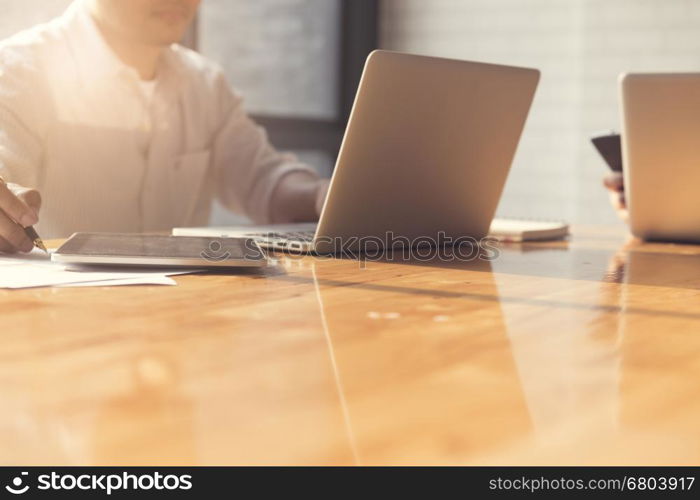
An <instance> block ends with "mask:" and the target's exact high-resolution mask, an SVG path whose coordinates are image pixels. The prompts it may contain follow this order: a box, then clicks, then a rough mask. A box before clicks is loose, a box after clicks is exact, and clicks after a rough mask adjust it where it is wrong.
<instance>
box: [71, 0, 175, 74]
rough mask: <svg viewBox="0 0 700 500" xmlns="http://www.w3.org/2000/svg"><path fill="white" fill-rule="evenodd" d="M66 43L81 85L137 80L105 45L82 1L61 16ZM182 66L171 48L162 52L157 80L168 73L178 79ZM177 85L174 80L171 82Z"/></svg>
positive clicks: (133, 71) (84, 2)
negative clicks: (125, 77) (123, 78)
mask: <svg viewBox="0 0 700 500" xmlns="http://www.w3.org/2000/svg"><path fill="white" fill-rule="evenodd" d="M63 21H64V22H65V26H66V28H67V33H68V37H69V40H70V42H71V44H72V46H73V53H74V54H75V58H76V60H77V64H78V66H79V70H80V72H81V76H82V78H83V81H94V80H101V79H104V78H114V77H118V76H120V75H130V76H131V77H132V78H135V79H138V78H139V76H138V73H137V71H136V70H135V69H134V68H132V67H130V66H128V65H126V64H125V63H124V62H122V61H121V60H120V59H119V57H118V56H117V55H116V54H115V53H114V51H112V49H111V48H110V47H109V45H107V42H106V41H105V39H104V38H103V36H102V33H100V30H99V28H98V27H97V24H96V23H95V20H94V19H93V18H92V14H90V11H89V8H88V6H87V2H86V1H85V0H74V1H73V3H72V4H70V6H69V7H68V9H67V10H66V12H65V13H64V14H63ZM181 66H182V65H181V64H180V61H179V59H178V58H177V57H176V55H175V53H174V50H173V48H172V47H168V48H166V49H165V50H164V51H163V54H162V56H161V59H160V61H159V66H158V73H157V75H156V78H157V79H158V80H161V79H162V78H164V77H166V76H168V75H169V74H171V73H174V74H175V75H179V73H180V72H181V71H182V67H181ZM174 80H175V81H177V78H175V79H174Z"/></svg>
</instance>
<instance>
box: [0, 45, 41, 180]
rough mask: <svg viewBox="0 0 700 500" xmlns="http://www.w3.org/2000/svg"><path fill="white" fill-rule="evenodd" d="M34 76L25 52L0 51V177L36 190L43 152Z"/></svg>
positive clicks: (35, 77)
mask: <svg viewBox="0 0 700 500" xmlns="http://www.w3.org/2000/svg"><path fill="white" fill-rule="evenodd" d="M37 77H38V71H37V69H36V68H35V67H34V65H33V64H32V58H31V57H29V55H28V54H27V52H26V51H24V50H16V49H12V48H6V47H3V48H0V176H2V177H3V178H4V179H5V180H6V181H8V182H14V183H17V184H20V185H22V186H25V187H38V182H39V179H38V177H39V169H40V166H41V159H42V155H43V151H44V146H43V142H42V141H41V139H40V132H39V129H40V123H39V117H40V113H38V106H39V105H40V103H39V101H40V100H41V95H42V93H41V92H39V91H38V90H39V89H38V88H37V87H38V85H37V82H38V80H37Z"/></svg>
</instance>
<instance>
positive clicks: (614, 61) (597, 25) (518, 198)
mask: <svg viewBox="0 0 700 500" xmlns="http://www.w3.org/2000/svg"><path fill="white" fill-rule="evenodd" d="M382 46H383V47H384V48H388V49H393V50H403V51H409V52H415V53H422V54H429V55H437V56H445V57H456V58H461V59H472V60H481V61H489V62H500V63H505V64H515V65H522V66H531V67H536V68H539V69H540V70H542V80H541V83H540V88H539V90H538V93H537V96H536V98H535V102H534V106H533V110H532V113H531V115H530V119H529V120H528V124H527V126H526V130H525V133H524V135H523V140H522V142H521V144H520V148H519V150H518V154H517V156H516V159H515V162H514V165H513V170H512V173H511V176H510V178H509V181H508V185H507V187H506V192H505V194H504V197H503V200H502V202H501V206H500V207H499V213H500V214H502V215H509V214H511V215H520V216H531V217H563V218H566V219H568V220H569V221H571V222H578V223H591V222H596V223H598V222H615V221H616V219H615V215H614V214H613V212H612V209H610V208H609V207H608V204H607V197H606V195H605V193H604V192H603V190H602V188H601V180H600V179H601V176H602V175H603V174H604V173H605V171H606V170H605V168H604V166H603V164H602V163H601V160H599V159H598V157H597V154H596V153H595V151H594V150H593V149H592V147H591V146H590V144H589V141H588V137H589V135H590V134H591V132H595V131H599V130H605V129H610V128H615V129H619V117H618V114H619V111H618V102H617V76H618V74H619V73H620V72H623V71H700V0H432V1H425V0H384V1H383V10H382Z"/></svg>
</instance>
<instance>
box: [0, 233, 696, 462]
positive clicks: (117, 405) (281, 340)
mask: <svg viewBox="0 0 700 500" xmlns="http://www.w3.org/2000/svg"><path fill="white" fill-rule="evenodd" d="M499 252H500V256H499V257H498V258H496V259H495V260H493V261H486V260H479V259H477V260H473V261H470V262H463V261H445V260H444V259H442V260H441V259H437V258H435V259H432V260H430V261H425V262H409V263H407V262H388V261H385V262H368V263H366V264H365V266H364V268H363V267H362V266H361V265H360V264H359V263H358V262H357V261H353V260H350V259H319V258H313V257H303V258H300V257H293V256H292V257H289V256H288V257H284V256H279V262H278V265H276V266H274V267H270V268H268V269H267V270H266V271H265V272H263V273H261V274H255V273H253V274H251V273H246V274H229V275H193V276H183V277H178V278H177V282H178V286H176V287H158V286H147V287H104V288H82V289H81V288H76V289H66V288H54V289H51V288H44V289H33V290H24V291H6V290H0V311H1V314H2V327H0V332H2V341H1V342H0V407H1V409H2V412H1V413H0V462H1V463H3V464H45V465H53V464H114V465H125V464H180V465H186V464H700V247H698V246H684V245H666V244H640V243H635V242H628V241H627V237H626V235H625V233H624V232H623V231H622V230H621V229H614V228H603V227H599V228H577V230H576V236H575V237H574V238H572V239H571V240H570V241H569V242H558V243H539V244H527V245H507V246H503V247H501V248H500V249H499Z"/></svg>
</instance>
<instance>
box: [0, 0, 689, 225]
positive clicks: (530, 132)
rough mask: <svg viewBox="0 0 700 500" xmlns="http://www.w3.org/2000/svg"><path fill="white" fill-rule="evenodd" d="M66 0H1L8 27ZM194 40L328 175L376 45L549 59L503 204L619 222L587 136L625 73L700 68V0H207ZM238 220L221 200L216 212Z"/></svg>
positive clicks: (611, 118) (523, 213)
mask: <svg viewBox="0 0 700 500" xmlns="http://www.w3.org/2000/svg"><path fill="white" fill-rule="evenodd" d="M69 3H70V0H22V1H18V0H0V7H1V11H2V12H3V15H2V16H0V37H2V38H4V37H6V36H9V35H11V34H13V33H14V32H17V31H19V30H21V29H23V28H26V27H29V26H32V25H33V24H36V23H38V22H42V21H46V20H48V19H50V18H52V17H53V16H55V15H58V14H60V12H61V11H62V10H63V9H65V7H66V6H67V5H68V4H69ZM186 43H187V44H188V45H189V46H191V47H192V48H195V49H196V50H199V51H201V52H202V53H204V54H205V55H207V56H209V57H210V58H212V59H215V60H216V61H218V62H219V63H220V64H221V65H222V66H223V67H224V69H225V70H226V72H227V74H228V76H229V78H230V80H231V82H232V84H233V86H234V87H236V88H237V89H238V90H239V92H241V93H242V94H243V95H244V97H245V98H246V102H247V107H248V110H249V111H250V112H251V113H252V114H253V115H255V117H256V118H257V119H258V120H259V121H260V122H261V123H262V124H263V125H265V126H266V127H267V128H268V130H269V131H270V135H271V137H272V140H273V142H274V143H275V144H276V145H277V146H278V147H280V148H283V149H289V150H293V151H295V152H297V153H298V154H299V155H300V156H301V157H302V159H304V160H305V161H307V162H309V163H310V164H312V165H313V166H315V167H316V168H318V169H319V170H320V171H322V172H324V173H326V174H328V175H329V174H330V172H331V170H332V167H333V163H334V160H335V155H336V153H337V149H338V146H339V143H340V139H341V137H342V131H343V129H344V127H345V122H346V120H347V113H348V111H349V107H350V105H351V103H352V97H353V95H354V92H355V88H356V85H357V80H358V78H359V74H360V72H361V68H362V63H363V61H364V58H365V56H366V54H367V53H368V52H369V51H370V50H372V49H373V48H385V49H391V50H400V51H408V52H413V53H419V54H427V55H434V56H443V57H453V58H459V59H468V60H477V61H487V62H494V63H503V64H514V65H521V66H530V67H535V68H539V69H540V70H541V71H542V80H541V84H540V88H539V90H538V93H537V96H536V98H535V102H534V104H533V109H532V113H531V115H530V118H529V120H528V124H527V126H526V128H525V132H524V135H523V138H522V141H521V144H520V147H519V149H518V153H517V156H516V159H515V162H514V164H513V170H512V172H511V175H510V178H509V181H508V184H507V186H506V191H505V193H504V197H503V200H502V202H501V205H500V207H499V210H498V213H499V214H500V215H502V216H518V217H534V218H557V219H566V220H567V221H569V222H572V223H579V224H582V223H583V224H585V223H618V222H617V219H616V216H615V214H614V213H613V210H612V209H611V208H610V207H609V204H608V201H607V195H606V193H605V192H604V190H603V189H602V187H601V177H602V176H603V175H604V173H605V172H606V168H605V166H604V164H603V163H602V161H601V160H600V159H599V158H598V157H597V153H595V151H594V150H593V149H592V147H591V145H590V143H589V140H588V138H589V136H590V135H591V134H592V133H593V132H598V131H602V130H606V129H615V130H617V129H618V128H619V117H618V113H619V108H618V98H617V76H618V74H619V73H621V72H625V71H700V1H698V0H614V1H613V0H431V1H429V2H428V1H425V0H203V2H202V9H201V11H200V15H199V19H198V22H197V25H196V26H195V27H194V28H193V30H192V32H191V33H190V35H189V36H188V38H187V40H186ZM426 90H428V89H426ZM237 220H238V219H236V218H235V217H231V216H230V215H229V214H227V213H225V212H224V211H223V210H221V209H220V208H217V210H215V212H214V215H213V219H212V223H213V224H226V223H231V222H236V221H237Z"/></svg>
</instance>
